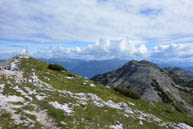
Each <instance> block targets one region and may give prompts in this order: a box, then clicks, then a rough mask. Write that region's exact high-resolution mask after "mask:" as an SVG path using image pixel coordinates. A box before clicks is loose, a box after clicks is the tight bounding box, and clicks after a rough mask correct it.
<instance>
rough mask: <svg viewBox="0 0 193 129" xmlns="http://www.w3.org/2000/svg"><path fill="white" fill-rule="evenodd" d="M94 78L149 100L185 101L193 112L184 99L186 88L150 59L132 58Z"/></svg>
mask: <svg viewBox="0 0 193 129" xmlns="http://www.w3.org/2000/svg"><path fill="white" fill-rule="evenodd" d="M175 69H176V68H174V69H173V70H175ZM176 70H179V69H176ZM92 80H94V81H97V82H99V83H102V84H104V85H107V86H110V87H119V88H122V89H127V90H131V91H133V92H135V93H137V94H138V95H140V96H141V97H142V98H143V99H146V100H149V101H154V102H163V103H170V104H172V103H176V102H177V103H183V104H184V105H186V106H184V105H183V107H184V108H186V109H187V110H189V109H191V113H193V108H192V106H190V105H189V104H188V103H189V102H187V101H186V99H183V98H184V91H185V90H184V91H183V90H182V89H180V88H179V87H180V86H179V85H178V84H176V83H175V81H174V79H173V78H172V77H171V75H170V73H169V72H168V71H167V70H166V69H162V68H160V67H158V66H157V65H156V64H153V63H151V62H149V61H145V60H143V61H135V60H132V61H130V62H128V63H127V64H125V65H123V66H122V67H121V68H119V69H117V70H114V71H112V72H109V73H105V74H102V75H97V76H95V77H93V78H92ZM190 91H191V90H190ZM190 94H191V93H190V92H189V95H190ZM189 95H188V96H189ZM190 96H191V95H190ZM187 107H188V108H187ZM189 107H190V108H189Z"/></svg>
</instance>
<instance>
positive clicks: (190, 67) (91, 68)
mask: <svg viewBox="0 0 193 129" xmlns="http://www.w3.org/2000/svg"><path fill="white" fill-rule="evenodd" d="M40 60H42V61H45V62H48V63H54V64H59V65H62V66H63V67H65V68H66V69H68V71H70V72H72V73H75V74H78V75H81V76H84V77H88V78H91V77H93V76H95V75H97V74H103V73H106V72H109V71H112V70H115V69H117V68H119V67H121V66H122V65H124V64H126V63H127V62H128V61H129V60H123V59H119V58H114V59H109V60H90V61H85V60H80V59H70V58H50V59H46V58H41V59H40ZM156 64H158V66H160V67H161V68H165V67H180V68H182V69H184V70H187V71H191V72H193V64H192V63H191V62H184V63H183V62H165V63H163V62H156Z"/></svg>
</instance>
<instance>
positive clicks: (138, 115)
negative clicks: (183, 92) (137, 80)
mask: <svg viewBox="0 0 193 129" xmlns="http://www.w3.org/2000/svg"><path fill="white" fill-rule="evenodd" d="M8 65H10V67H9V68H8V69H3V70H1V72H0V76H1V77H0V118H1V119H0V127H3V129H13V128H14V129H25V128H26V129H28V128H34V129H40V128H45V129H47V128H49V129H58V128H61V129H65V128H67V129H71V128H74V129H84V128H89V129H99V128H100V129H109V128H112V129H123V128H124V129H129V128H130V129H155V128H157V129H163V128H179V129H180V128H181V127H184V128H185V127H189V126H187V125H185V124H189V125H193V118H192V117H189V116H188V115H187V114H182V113H179V112H176V111H174V110H173V109H171V108H170V107H168V106H166V105H159V104H155V103H148V102H146V101H144V100H142V99H140V100H135V99H132V98H129V97H126V96H123V95H121V94H119V93H117V92H115V91H113V90H112V89H110V88H105V87H104V86H102V85H99V84H97V83H95V82H93V81H90V80H88V79H86V78H83V77H80V76H77V75H74V74H72V73H70V72H60V71H53V70H50V69H48V64H47V63H44V62H41V61H39V60H36V59H34V58H31V57H22V56H18V57H15V58H13V59H12V60H11V62H9V64H8ZM180 123H185V124H180Z"/></svg>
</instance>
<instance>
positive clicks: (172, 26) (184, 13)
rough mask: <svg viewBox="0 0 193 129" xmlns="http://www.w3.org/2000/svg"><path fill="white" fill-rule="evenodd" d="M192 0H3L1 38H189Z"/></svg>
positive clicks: (1, 2)
mask: <svg viewBox="0 0 193 129" xmlns="http://www.w3.org/2000/svg"><path fill="white" fill-rule="evenodd" d="M192 6H193V2H192V0H178V1H176V0H169V1H168V0H162V1H158V0H156V1H155V0H143V1H142V0H89V1H88V0H78V1H77V0H71V1H67V0H64V1H61V0H46V1H42V0H1V1H0V39H6V40H9V39H11V40H35V41H44V42H56V41H58V42H61V41H66V40H70V41H71V40H73V41H95V40H97V39H100V38H105V39H106V38H107V39H113V38H126V39H129V40H143V39H144V38H153V39H154V38H155V39H159V40H160V41H163V40H164V41H165V40H176V39H178V38H181V37H182V36H183V38H184V40H187V39H188V38H189V37H191V36H192V34H193V22H192V21H193V18H192V17H193V14H192V12H193V8H192Z"/></svg>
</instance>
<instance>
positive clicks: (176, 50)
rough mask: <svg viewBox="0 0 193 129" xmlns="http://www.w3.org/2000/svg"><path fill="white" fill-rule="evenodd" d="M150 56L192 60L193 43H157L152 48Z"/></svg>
mask: <svg viewBox="0 0 193 129" xmlns="http://www.w3.org/2000/svg"><path fill="white" fill-rule="evenodd" d="M151 57H152V58H154V59H155V58H156V59H162V60H179V61H193V44H192V43H183V44H175V43H174V44H170V45H159V46H156V47H155V48H154V51H153V52H152V54H151Z"/></svg>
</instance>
